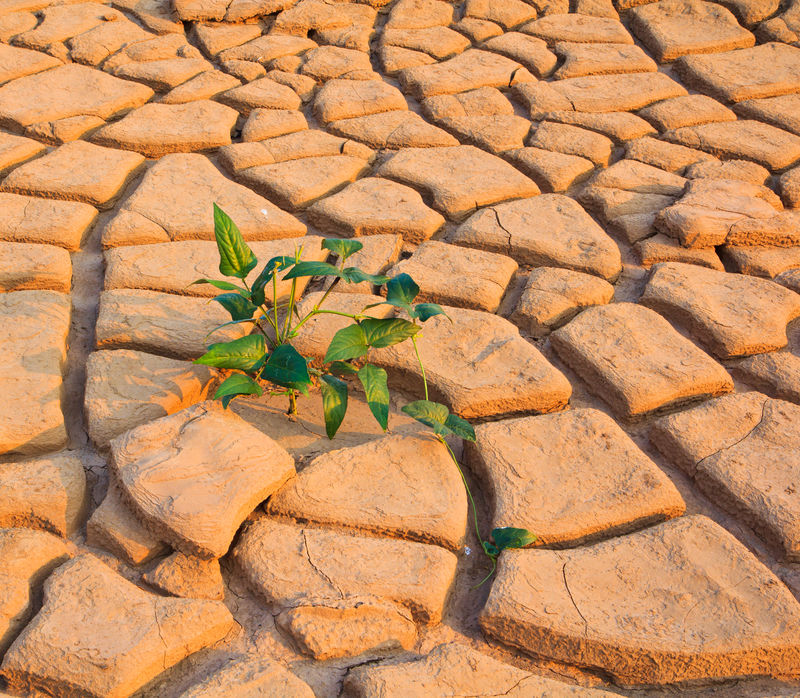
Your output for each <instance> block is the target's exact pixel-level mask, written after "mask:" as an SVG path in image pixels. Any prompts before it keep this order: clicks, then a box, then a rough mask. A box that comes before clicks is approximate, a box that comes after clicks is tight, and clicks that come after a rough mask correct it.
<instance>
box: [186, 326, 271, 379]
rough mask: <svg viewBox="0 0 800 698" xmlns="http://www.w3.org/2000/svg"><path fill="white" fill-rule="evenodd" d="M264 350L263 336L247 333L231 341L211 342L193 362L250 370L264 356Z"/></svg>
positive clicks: (265, 350) (265, 349)
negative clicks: (206, 349) (204, 351)
mask: <svg viewBox="0 0 800 698" xmlns="http://www.w3.org/2000/svg"><path fill="white" fill-rule="evenodd" d="M266 352H267V345H266V342H265V341H264V336H263V335H260V334H249V335H247V336H246V337H239V339H234V340H233V341H231V342H220V343H218V344H212V345H211V346H210V347H209V348H208V351H207V352H206V353H205V354H203V355H202V356H201V357H200V358H199V359H197V360H196V361H195V362H194V363H196V364H204V365H205V366H214V367H216V368H238V369H239V370H240V371H251V370H253V368H255V367H256V366H257V365H258V362H259V361H261V360H262V359H263V358H264V354H266Z"/></svg>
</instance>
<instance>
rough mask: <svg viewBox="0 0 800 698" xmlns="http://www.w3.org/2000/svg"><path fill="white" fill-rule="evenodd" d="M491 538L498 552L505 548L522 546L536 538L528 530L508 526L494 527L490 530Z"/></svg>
mask: <svg viewBox="0 0 800 698" xmlns="http://www.w3.org/2000/svg"><path fill="white" fill-rule="evenodd" d="M492 539H493V540H494V542H495V545H496V546H497V551H498V553H499V552H500V551H501V550H505V549H506V548H524V547H525V546H527V545H530V544H531V543H535V542H536V540H537V538H536V536H535V535H533V533H531V532H530V531H529V530H527V529H525V528H512V527H510V526H506V527H504V528H496V529H494V531H492Z"/></svg>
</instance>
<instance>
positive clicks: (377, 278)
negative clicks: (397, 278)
mask: <svg viewBox="0 0 800 698" xmlns="http://www.w3.org/2000/svg"><path fill="white" fill-rule="evenodd" d="M342 278H343V279H344V280H345V281H346V282H347V283H348V284H360V283H361V282H362V281H369V283H371V284H375V285H376V286H382V285H383V284H385V283H386V282H387V281H388V280H389V277H388V276H383V274H367V272H365V271H361V269H357V268H356V267H347V269H342Z"/></svg>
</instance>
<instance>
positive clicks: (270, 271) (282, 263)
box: [252, 255, 295, 305]
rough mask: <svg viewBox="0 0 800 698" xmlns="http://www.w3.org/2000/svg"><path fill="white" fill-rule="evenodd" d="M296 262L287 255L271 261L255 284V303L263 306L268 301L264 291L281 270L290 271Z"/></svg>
mask: <svg viewBox="0 0 800 698" xmlns="http://www.w3.org/2000/svg"><path fill="white" fill-rule="evenodd" d="M294 262H295V259H294V257H287V256H286V255H281V256H278V257H273V258H272V259H270V260H269V261H268V262H267V263H266V264H265V265H264V268H263V269H262V270H261V273H260V274H259V275H258V276H257V277H256V280H255V281H254V282H253V286H252V288H253V303H255V304H256V305H262V304H263V303H264V302H265V300H266V298H265V294H264V289H265V288H266V286H267V284H268V283H270V282H271V281H272V277H273V276H274V275H275V273H276V272H277V271H278V270H279V269H288V268H289V267H290V266H292V265H293V264H294Z"/></svg>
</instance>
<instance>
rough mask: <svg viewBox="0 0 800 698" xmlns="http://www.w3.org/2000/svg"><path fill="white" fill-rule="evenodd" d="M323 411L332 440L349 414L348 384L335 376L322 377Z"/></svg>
mask: <svg viewBox="0 0 800 698" xmlns="http://www.w3.org/2000/svg"><path fill="white" fill-rule="evenodd" d="M320 389H321V390H322V410H323V412H324V413H325V432H326V433H327V434H328V438H329V439H332V438H333V437H334V436H335V435H336V432H337V431H338V430H339V427H340V426H341V424H342V420H343V419H344V415H345V413H346V412H347V383H345V382H344V381H343V380H341V379H340V378H336V377H335V376H328V375H325V376H322V382H321V383H320Z"/></svg>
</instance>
